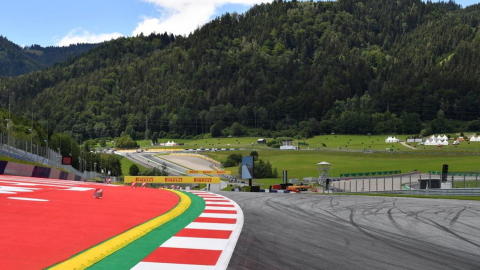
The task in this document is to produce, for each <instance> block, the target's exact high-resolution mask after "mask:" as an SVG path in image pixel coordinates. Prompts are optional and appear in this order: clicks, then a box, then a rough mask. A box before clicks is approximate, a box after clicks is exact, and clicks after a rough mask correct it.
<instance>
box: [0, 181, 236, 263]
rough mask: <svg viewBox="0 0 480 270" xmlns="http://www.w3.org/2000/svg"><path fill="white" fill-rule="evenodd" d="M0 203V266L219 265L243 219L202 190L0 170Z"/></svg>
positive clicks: (227, 204)
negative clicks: (97, 192) (96, 195)
mask: <svg viewBox="0 0 480 270" xmlns="http://www.w3.org/2000/svg"><path fill="white" fill-rule="evenodd" d="M96 188H101V189H103V198H101V199H95V198H94V190H95V189H96ZM0 204H1V206H0V224H2V230H0V253H1V254H2V256H0V265H1V268H2V269H85V268H88V269H132V268H134V269H226V268H227V266H228V263H229V261H230V257H231V255H232V253H233V250H234V249H235V244H236V242H237V239H238V236H239V235H240V232H241V230H242V225H243V213H242V210H241V209H240V207H238V205H237V204H236V203H235V202H233V201H231V200H230V199H228V198H226V197H224V196H221V195H217V194H213V193H209V192H193V191H192V192H179V191H172V190H163V189H149V188H140V187H137V188H135V189H133V188H131V187H127V186H115V185H104V184H95V183H86V182H77V181H68V180H55V179H45V178H31V177H17V176H6V175H0Z"/></svg>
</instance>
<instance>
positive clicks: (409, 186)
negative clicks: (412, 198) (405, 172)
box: [409, 174, 412, 190]
mask: <svg viewBox="0 0 480 270" xmlns="http://www.w3.org/2000/svg"><path fill="white" fill-rule="evenodd" d="M409 187H410V190H411V189H412V175H411V174H410V186H409Z"/></svg>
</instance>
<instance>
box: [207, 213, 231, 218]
mask: <svg viewBox="0 0 480 270" xmlns="http://www.w3.org/2000/svg"><path fill="white" fill-rule="evenodd" d="M237 216H238V215H237V214H218V213H202V214H200V216H198V217H209V218H237Z"/></svg>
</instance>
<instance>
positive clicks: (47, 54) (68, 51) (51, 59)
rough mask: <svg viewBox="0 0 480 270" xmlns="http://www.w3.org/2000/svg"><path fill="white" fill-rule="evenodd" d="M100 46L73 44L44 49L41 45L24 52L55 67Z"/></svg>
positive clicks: (30, 47) (27, 48) (26, 49)
mask: <svg viewBox="0 0 480 270" xmlns="http://www.w3.org/2000/svg"><path fill="white" fill-rule="evenodd" d="M99 45H100V44H86V43H85V44H72V45H70V46H67V47H56V46H48V47H45V48H44V47H42V46H40V45H32V46H29V47H26V48H25V49H24V51H25V52H26V53H28V54H29V56H30V57H32V58H33V59H35V60H36V61H38V62H40V63H42V64H44V65H46V66H48V67H53V65H55V64H56V63H60V62H64V61H66V60H69V59H73V58H75V57H76V56H78V55H80V54H82V53H84V52H87V51H89V50H91V49H93V48H95V47H97V46H99Z"/></svg>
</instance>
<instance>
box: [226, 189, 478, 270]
mask: <svg viewBox="0 0 480 270" xmlns="http://www.w3.org/2000/svg"><path fill="white" fill-rule="evenodd" d="M220 194H224V195H226V196H228V197H229V198H231V199H232V200H234V201H236V202H237V203H238V204H239V206H240V207H241V208H242V209H243V212H244V218H245V223H244V227H243V231H242V234H241V236H240V238H239V239H238V243H237V248H236V249H235V252H234V253H233V256H232V258H231V260H230V265H229V267H228V269H232V270H233V269H235V270H237V269H252V270H253V269H263V270H267V269H412V270H415V269H432V270H440V269H472V270H473V269H480V202H479V201H469V200H443V199H417V198H392V197H369V196H339V195H319V194H269V193H263V194H262V193H259V194H254V193H242V192H229V193H226V192H220Z"/></svg>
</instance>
